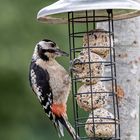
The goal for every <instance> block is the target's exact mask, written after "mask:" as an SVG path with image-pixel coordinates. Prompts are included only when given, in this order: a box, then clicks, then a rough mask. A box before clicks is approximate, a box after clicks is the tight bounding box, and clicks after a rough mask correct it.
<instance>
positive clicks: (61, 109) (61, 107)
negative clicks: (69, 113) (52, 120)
mask: <svg viewBox="0 0 140 140" xmlns="http://www.w3.org/2000/svg"><path fill="white" fill-rule="evenodd" d="M51 109H52V112H53V113H54V114H55V115H56V116H58V117H60V116H62V115H65V114H66V105H65V104H52V106H51Z"/></svg>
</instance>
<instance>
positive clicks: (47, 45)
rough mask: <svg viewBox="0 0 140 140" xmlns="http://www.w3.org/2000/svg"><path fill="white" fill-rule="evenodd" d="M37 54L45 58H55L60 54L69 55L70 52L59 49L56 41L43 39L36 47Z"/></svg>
mask: <svg viewBox="0 0 140 140" xmlns="http://www.w3.org/2000/svg"><path fill="white" fill-rule="evenodd" d="M35 52H36V53H37V55H38V56H39V57H40V58H41V59H43V60H46V61H47V60H49V59H55V58H56V57H59V56H68V54H67V53H66V52H64V51H62V50H60V49H59V47H58V46H57V45H56V43H55V42H53V41H51V40H48V39H43V40H42V41H40V42H39V43H38V44H37V45H36V48H35Z"/></svg>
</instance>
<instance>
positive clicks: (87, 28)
mask: <svg viewBox="0 0 140 140" xmlns="http://www.w3.org/2000/svg"><path fill="white" fill-rule="evenodd" d="M86 30H87V40H88V44H87V45H88V46H89V36H88V32H89V27H88V11H86ZM90 57H91V55H90V48H89V47H88V60H89V62H91V58H90ZM89 72H90V91H91V105H92V111H91V113H92V121H93V135H94V137H95V131H96V130H95V125H94V124H95V122H94V110H93V108H94V107H93V94H92V82H91V81H92V75H91V65H90V63H89Z"/></svg>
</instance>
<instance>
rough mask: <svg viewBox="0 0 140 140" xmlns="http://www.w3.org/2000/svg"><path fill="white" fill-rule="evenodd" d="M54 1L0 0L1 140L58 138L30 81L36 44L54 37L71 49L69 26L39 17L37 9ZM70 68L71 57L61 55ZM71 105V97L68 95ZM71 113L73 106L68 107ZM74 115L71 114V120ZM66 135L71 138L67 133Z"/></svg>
mask: <svg viewBox="0 0 140 140" xmlns="http://www.w3.org/2000/svg"><path fill="white" fill-rule="evenodd" d="M50 3H53V1H45V0H42V1H39V0H24V1H19V0H1V4H0V17H1V19H0V31H1V35H0V139H1V140H56V139H58V136H57V133H56V132H55V129H54V127H53V126H52V124H51V122H50V121H49V120H48V118H47V117H46V115H45V113H44V112H43V109H42V108H41V106H40V104H39V103H38V100H37V99H36V97H35V95H34V94H33V93H32V91H31V89H30V87H29V82H28V69H29V64H30V60H31V56H32V52H33V50H34V46H35V44H36V43H37V42H38V41H39V40H41V39H43V38H49V39H52V40H54V41H55V42H56V43H57V44H58V45H59V46H60V48H61V49H63V50H65V51H67V52H68V41H67V39H68V38H67V35H68V32H67V25H47V24H43V23H39V22H38V21H37V20H36V15H37V12H38V11H39V10H40V9H41V8H43V7H44V6H46V5H48V4H50ZM59 61H60V63H61V64H62V65H64V66H65V68H67V69H68V65H69V59H68V58H67V59H66V58H60V59H59ZM69 99H70V100H69V104H71V102H72V101H71V98H69ZM68 110H69V112H72V108H70V107H69V108H68ZM72 117H73V115H72V114H70V113H69V118H70V120H71V121H72V119H73V118H72ZM65 134H66V137H65V138H62V140H66V139H67V140H70V139H71V138H70V137H69V135H68V134H67V133H66V132H65Z"/></svg>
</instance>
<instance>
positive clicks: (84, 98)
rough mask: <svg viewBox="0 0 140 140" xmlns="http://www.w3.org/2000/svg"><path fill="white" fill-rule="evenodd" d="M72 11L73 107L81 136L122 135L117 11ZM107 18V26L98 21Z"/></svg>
mask: <svg viewBox="0 0 140 140" xmlns="http://www.w3.org/2000/svg"><path fill="white" fill-rule="evenodd" d="M82 13H83V14H82V15H84V16H80V15H78V14H77V13H75V12H69V13H68V28H69V48H70V60H71V79H72V93H73V110H74V120H75V129H76V133H77V134H78V135H79V136H80V138H81V139H87V140H92V139H94V140H95V139H114V140H119V139H120V123H119V109H118V101H117V79H116V61H115V45H114V27H113V12H112V10H106V15H104V16H96V11H94V10H93V11H82ZM99 22H106V23H107V25H108V28H107V29H105V30H104V29H97V28H96V23H99Z"/></svg>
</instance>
